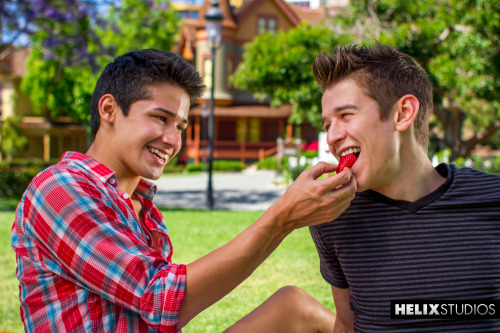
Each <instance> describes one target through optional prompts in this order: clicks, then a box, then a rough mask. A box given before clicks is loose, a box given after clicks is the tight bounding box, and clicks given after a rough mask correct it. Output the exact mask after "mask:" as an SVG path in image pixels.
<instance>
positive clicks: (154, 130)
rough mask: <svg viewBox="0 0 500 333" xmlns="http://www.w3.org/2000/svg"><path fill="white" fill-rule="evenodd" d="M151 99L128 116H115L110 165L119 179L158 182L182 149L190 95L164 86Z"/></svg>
mask: <svg viewBox="0 0 500 333" xmlns="http://www.w3.org/2000/svg"><path fill="white" fill-rule="evenodd" d="M150 91H151V98H150V99H145V100H139V101H136V102H134V103H132V104H131V106H130V109H129V113H128V115H127V116H125V115H123V113H122V112H121V110H119V109H118V112H116V113H115V117H116V118H115V120H114V123H113V135H112V137H111V140H112V141H111V142H110V144H111V145H112V147H114V149H112V150H111V152H110V154H112V155H113V156H109V157H110V158H109V160H111V161H113V162H111V163H110V164H112V165H109V166H110V167H111V168H112V169H113V170H114V171H116V172H117V177H122V178H137V177H144V178H148V179H158V178H160V177H161V175H162V173H163V168H164V167H165V164H167V162H168V161H170V160H171V159H172V157H174V156H175V155H176V154H177V153H178V152H179V150H180V148H181V133H182V131H183V130H184V129H185V128H186V127H187V125H188V121H187V117H188V111H189V106H190V101H189V96H188V94H187V93H186V92H185V91H184V90H183V89H182V88H180V87H177V86H174V85H171V84H168V83H163V84H159V85H155V86H152V87H151V88H150Z"/></svg>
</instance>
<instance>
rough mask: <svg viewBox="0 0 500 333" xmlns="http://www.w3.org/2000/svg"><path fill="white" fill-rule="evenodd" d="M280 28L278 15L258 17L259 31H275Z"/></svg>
mask: <svg viewBox="0 0 500 333" xmlns="http://www.w3.org/2000/svg"><path fill="white" fill-rule="evenodd" d="M276 30H278V20H277V19H276V17H268V16H260V17H258V18H257V33H258V34H259V35H261V34H263V33H264V32H275V31H276Z"/></svg>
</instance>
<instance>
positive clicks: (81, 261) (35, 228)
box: [12, 168, 186, 332]
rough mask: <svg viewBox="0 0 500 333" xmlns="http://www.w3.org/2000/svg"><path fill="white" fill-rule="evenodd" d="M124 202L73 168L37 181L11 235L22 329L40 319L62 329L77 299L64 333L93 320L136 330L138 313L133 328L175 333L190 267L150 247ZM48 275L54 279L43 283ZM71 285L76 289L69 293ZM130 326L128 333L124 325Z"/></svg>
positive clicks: (123, 196) (114, 191)
mask: <svg viewBox="0 0 500 333" xmlns="http://www.w3.org/2000/svg"><path fill="white" fill-rule="evenodd" d="M101 183H102V182H101ZM127 199H128V198H127V196H126V194H124V193H123V192H121V193H120V191H118V190H117V188H116V185H115V186H113V185H111V184H110V183H109V182H104V183H102V184H99V181H96V180H95V179H93V178H92V175H90V174H88V173H85V172H81V171H80V170H72V169H71V168H66V169H61V168H52V169H48V170H46V171H45V172H44V173H42V174H41V175H39V176H37V177H36V178H35V179H34V181H33V182H32V184H31V185H30V187H29V188H28V190H27V192H26V193H25V196H24V197H23V201H22V202H21V204H20V205H19V207H18V211H17V214H16V222H15V224H14V226H13V236H12V244H13V247H14V249H15V250H16V253H17V257H18V273H17V274H18V278H19V280H20V283H21V303H22V304H21V308H22V311H21V312H22V314H23V312H24V314H23V320H24V321H25V325H26V323H27V322H29V323H31V324H33V323H36V322H37V321H38V322H40V320H43V322H45V321H48V323H49V324H48V325H50V323H51V320H52V321H54V322H56V321H57V320H59V324H60V322H61V319H60V318H59V319H57V318H55V317H57V316H61V312H64V311H65V310H67V309H66V307H67V306H68V304H67V303H68V299H71V297H74V299H72V301H73V302H75V303H78V304H79V305H76V306H78V307H81V308H78V310H77V311H76V310H75V311H73V312H71V316H70V317H69V319H68V317H67V315H68V313H66V319H64V320H63V322H64V325H65V326H66V327H65V329H64V331H70V330H71V327H67V326H68V325H71V323H68V321H74V323H75V327H76V326H77V325H82V327H87V329H88V328H89V327H90V326H86V325H90V323H88V322H86V321H89V322H91V323H93V324H95V322H96V320H97V321H99V320H101V324H102V325H104V326H106V325H108V326H107V327H108V328H110V331H113V330H114V329H116V327H115V328H114V329H113V325H114V324H116V325H118V327H119V328H120V330H121V329H123V328H125V330H126V331H129V332H130V331H137V330H135V329H134V327H135V328H137V327H138V326H137V323H133V322H134V319H133V318H132V317H133V315H131V314H135V316H136V319H135V320H136V321H139V322H140V321H143V322H144V323H146V324H147V325H148V326H149V327H150V328H153V329H156V330H160V331H167V332H176V324H177V320H178V315H179V309H180V306H181V304H182V301H183V299H184V290H185V283H186V268H185V266H184V265H176V264H172V263H171V262H169V259H167V257H168V258H169V256H165V255H164V254H163V253H162V252H161V251H155V250H154V249H153V248H152V247H150V246H148V244H147V241H146V239H145V237H144V233H143V232H142V230H141V227H140V225H139V222H137V220H136V218H135V215H134V213H133V207H132V204H131V201H130V199H128V200H127ZM168 249H169V250H170V247H169V248H168ZM34 276H35V277H36V278H34ZM47 276H57V278H51V279H46V280H45V282H44V279H45V278H46V277H47ZM58 281H64V283H62V282H61V283H59V284H58ZM68 281H69V282H70V283H72V284H73V288H74V289H71V288H69V289H68ZM64 289H67V290H64ZM71 293H73V294H75V295H73V296H72V295H71ZM79 293H80V294H79ZM87 293H93V294H97V295H99V296H100V297H101V298H102V299H104V301H103V302H104V303H102V302H101V305H99V306H96V307H91V306H90V305H89V304H81V303H86V301H85V300H84V301H83V302H82V295H87ZM23 295H24V296H23ZM47 300H50V301H49V302H50V303H51V304H47V303H48V302H47ZM106 302H108V303H112V304H113V307H115V308H114V310H112V311H113V312H114V313H113V314H110V313H106V311H109V308H111V307H109V305H108V306H103V305H102V304H105V303H106ZM23 303H24V304H23ZM87 303H88V302H87ZM65 306H66V307H65ZM117 307H118V308H123V309H125V311H121V312H123V313H125V315H124V314H121V316H122V317H123V316H125V317H127V318H125V319H124V318H121V319H119V317H120V315H117V314H116V312H117V310H116V308H117ZM82 308H87V310H86V311H87V312H90V313H86V311H83V310H82ZM107 309H108V310H107ZM27 317H30V318H28V320H26V319H25V318H27ZM98 317H101V318H100V319H99V318H98ZM96 318H97V319H96ZM110 318H113V319H110ZM110 320H115V321H120V320H121V322H119V323H114V324H113V323H109V321H110ZM106 322H107V324H106ZM127 322H128V323H129V325H130V326H129V327H127V326H126V325H127V324H123V323H127ZM131 322H132V324H130V323H131ZM59 324H58V325H59ZM93 324H92V325H93ZM124 325H125V326H124ZM28 326H29V325H28ZM35 326H36V325H35ZM104 326H103V327H104ZM139 326H140V325H139ZM51 327H52V328H53V326H51ZM91 330H94V327H92V328H91ZM60 331H63V330H62V329H61V330H60ZM85 331H87V330H85ZM140 331H143V330H142V329H141V330H140Z"/></svg>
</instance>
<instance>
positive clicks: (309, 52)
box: [234, 0, 500, 159]
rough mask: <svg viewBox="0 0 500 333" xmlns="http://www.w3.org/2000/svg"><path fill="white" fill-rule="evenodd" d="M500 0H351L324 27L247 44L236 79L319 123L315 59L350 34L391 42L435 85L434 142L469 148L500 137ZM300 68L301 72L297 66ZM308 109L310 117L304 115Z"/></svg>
mask: <svg viewBox="0 0 500 333" xmlns="http://www.w3.org/2000/svg"><path fill="white" fill-rule="evenodd" d="M499 22H500V2H498V1H494V0H481V1H463V0H437V1H435V0H432V1H431V0H421V1H398V0H351V5H350V6H349V7H347V8H346V9H345V10H343V11H341V12H340V13H339V14H338V15H337V16H335V17H332V18H330V19H329V20H327V21H326V22H325V24H326V26H327V28H328V29H326V28H325V27H321V26H319V27H311V26H308V25H302V26H299V27H298V28H296V29H293V30H290V31H289V32H278V33H277V34H275V35H263V36H259V37H257V38H255V39H254V41H252V42H250V43H249V44H247V45H246V47H245V50H246V53H245V54H244V56H243V62H242V63H241V64H240V67H239V68H238V70H237V72H236V74H235V77H234V82H235V85H237V86H238V87H240V88H243V89H246V90H248V91H250V92H252V93H254V94H256V95H257V96H260V98H261V99H262V98H265V97H263V96H267V97H268V98H270V99H271V100H272V103H273V105H279V104H284V103H289V104H293V115H292V117H291V120H292V122H294V123H296V124H298V123H300V121H301V120H302V119H307V121H309V122H310V123H312V124H314V125H316V126H317V125H318V121H319V118H320V115H321V108H320V104H319V103H320V101H321V97H320V95H319V92H318V89H317V88H316V84H315V82H314V80H313V77H312V72H311V67H310V64H311V63H312V60H313V59H314V57H315V56H316V55H317V54H318V53H319V51H321V50H322V49H324V50H331V49H332V48H333V47H334V46H338V45H341V44H344V43H346V42H349V43H350V42H353V41H354V42H357V43H370V44H371V43H374V42H375V41H376V40H378V41H380V42H382V43H387V44H390V45H392V46H394V47H396V48H397V49H399V50H401V51H403V52H405V53H408V54H410V55H411V56H412V57H414V58H415V59H417V60H418V61H419V62H420V63H421V64H422V65H423V67H424V68H425V69H426V71H427V72H428V73H429V75H430V77H431V80H432V82H433V86H434V89H435V91H434V106H435V107H434V117H433V119H432V122H431V138H430V141H431V149H432V150H434V151H437V150H442V149H444V148H449V149H451V151H452V154H451V158H452V159H455V158H457V157H459V156H469V155H470V154H471V151H472V149H474V147H475V146H476V145H477V144H484V143H486V142H489V141H488V140H491V139H492V138H493V137H494V136H495V135H496V137H495V140H496V142H500V139H499V138H498V136H499V133H500V131H499V129H500V120H499V118H500V95H499V94H498V91H499V90H500V89H499V88H500V75H499V74H500V73H499V72H500V46H499V45H500V28H499V27H500V24H499ZM297 73H300V75H299V74H297ZM304 115H307V117H304Z"/></svg>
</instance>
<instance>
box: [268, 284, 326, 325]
mask: <svg viewBox="0 0 500 333" xmlns="http://www.w3.org/2000/svg"><path fill="white" fill-rule="evenodd" d="M272 297H279V298H281V299H280V303H281V304H283V306H284V307H285V308H286V310H287V312H288V313H289V314H293V317H292V316H290V317H289V318H294V321H295V322H296V324H297V325H298V326H303V328H302V330H301V331H302V332H333V325H334V322H335V314H334V313H333V312H332V311H330V310H329V309H328V308H326V307H325V306H324V305H323V304H321V303H320V302H319V301H318V300H316V299H315V298H313V297H312V296H310V295H309V294H308V293H306V292H305V291H304V290H302V289H301V288H299V287H295V286H287V287H283V288H281V289H279V290H278V291H277V292H276V293H275V294H274V295H273V296H272Z"/></svg>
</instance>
